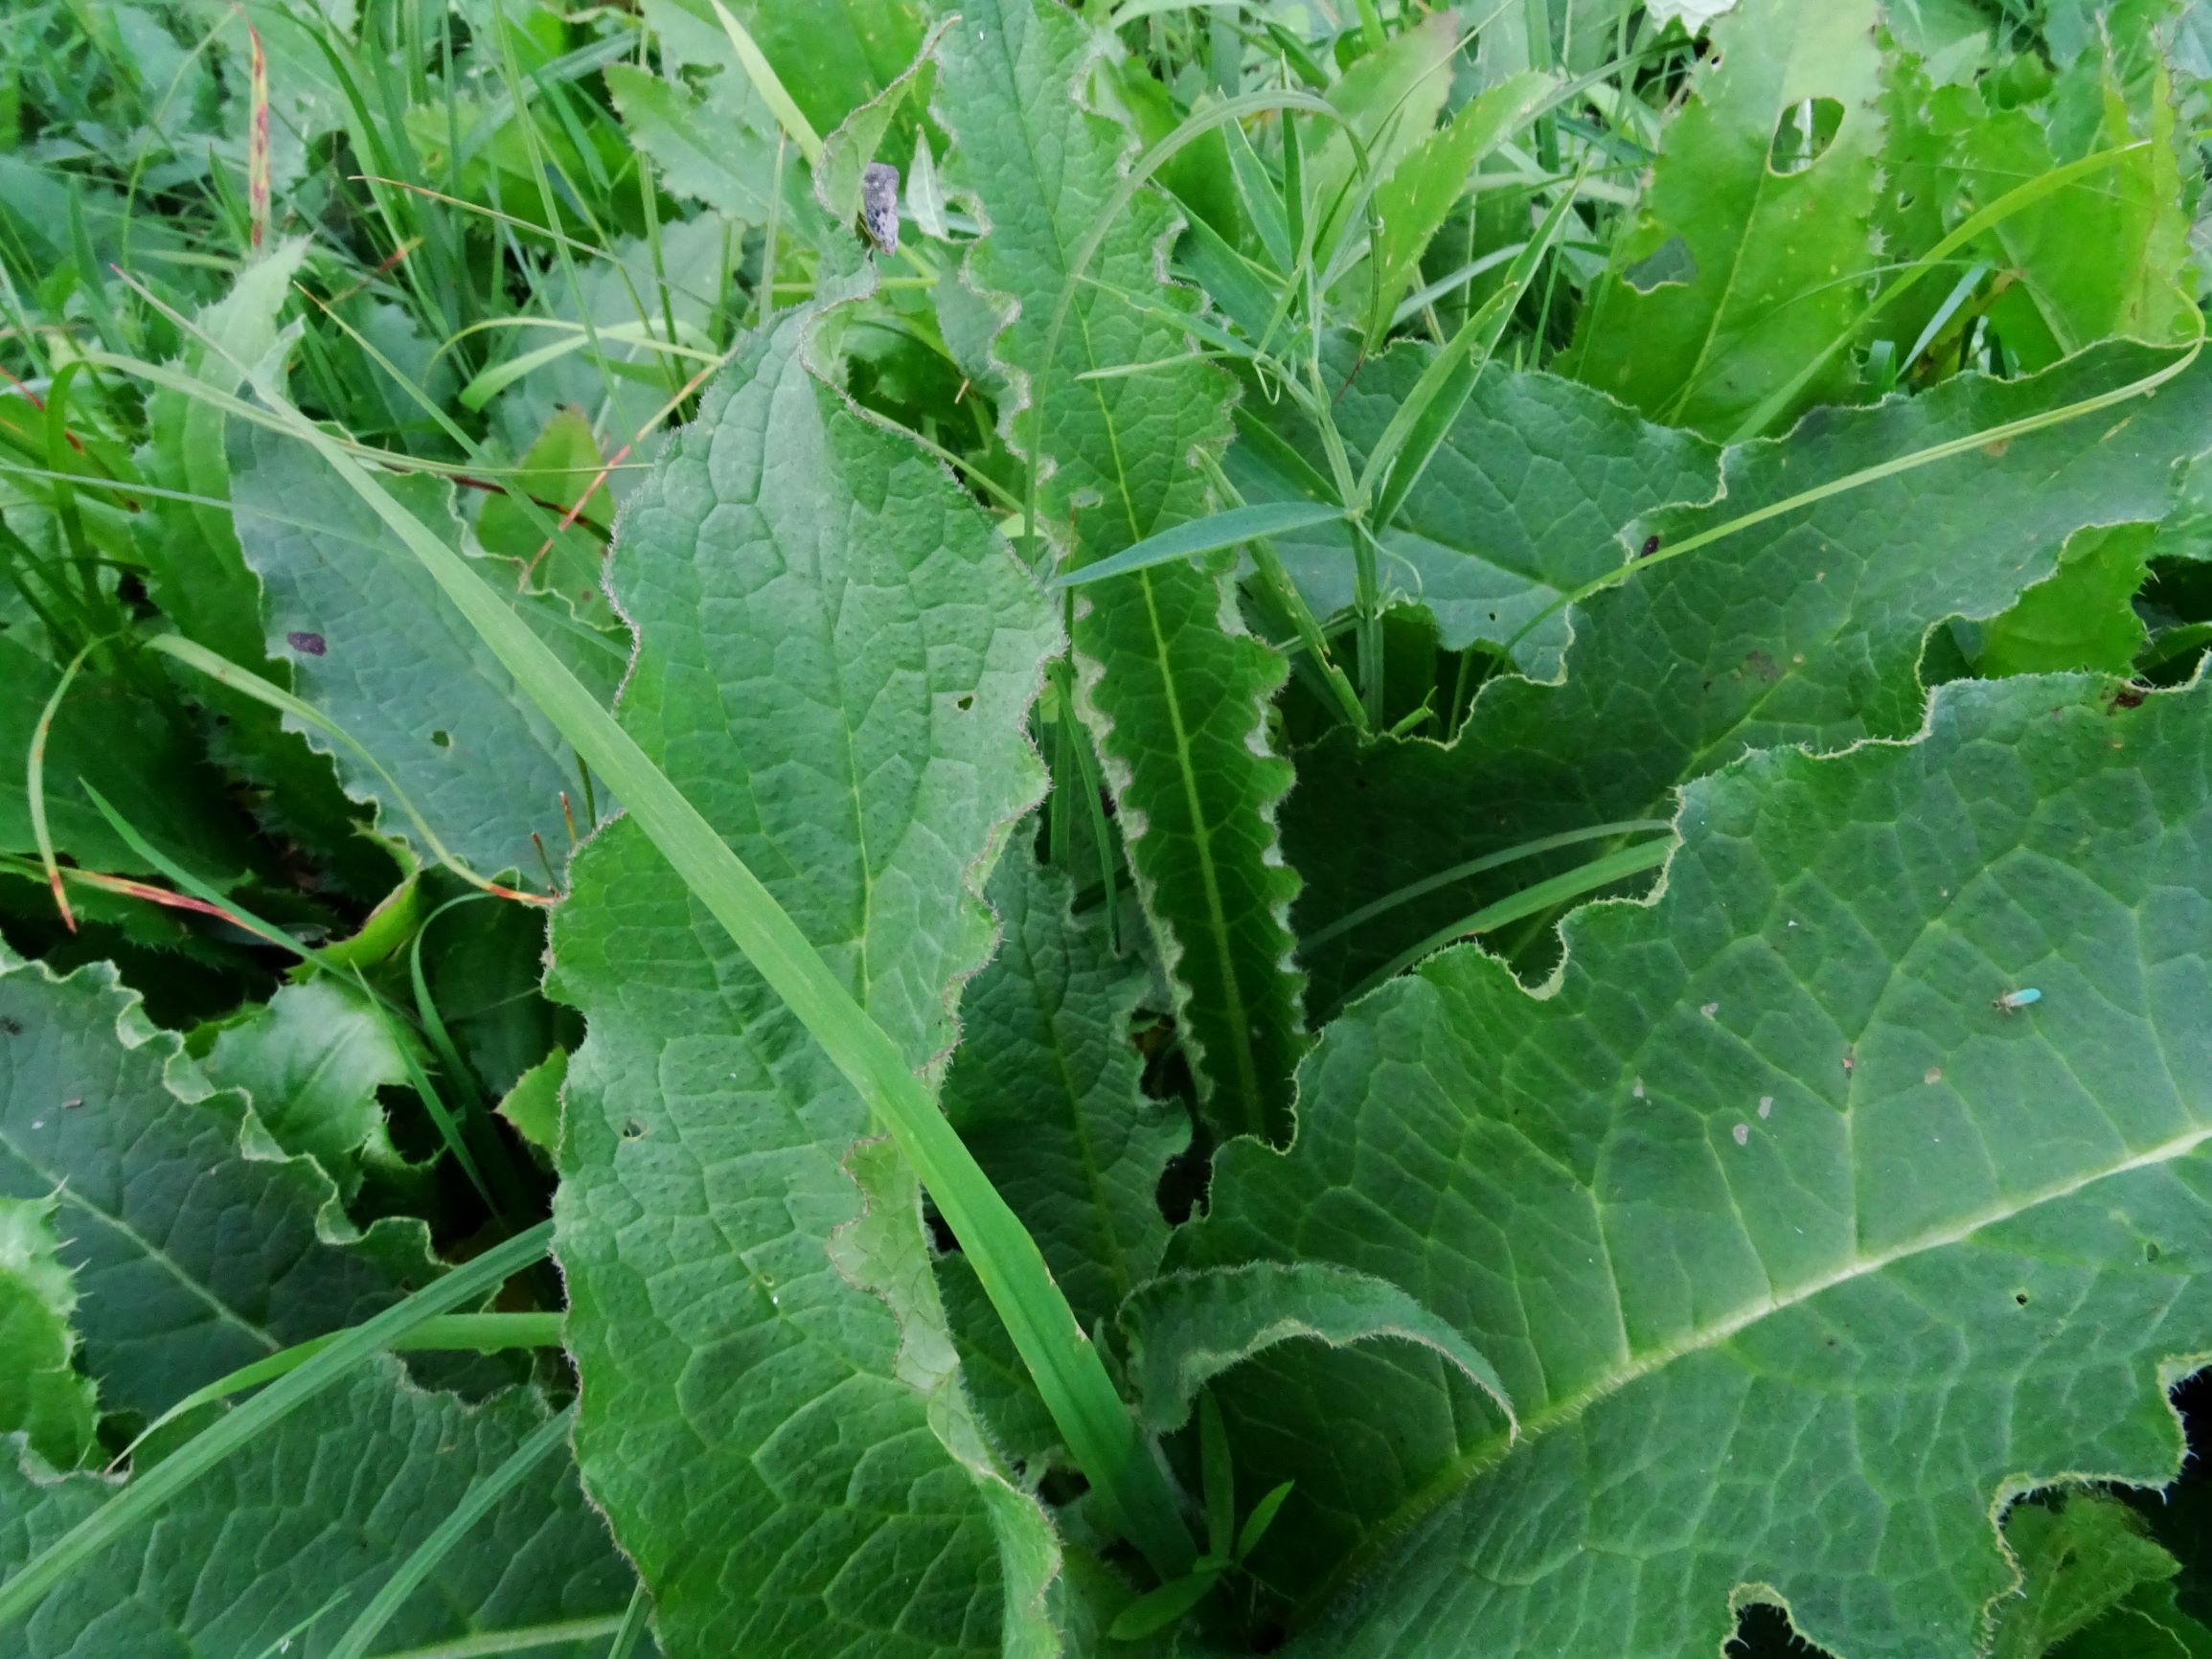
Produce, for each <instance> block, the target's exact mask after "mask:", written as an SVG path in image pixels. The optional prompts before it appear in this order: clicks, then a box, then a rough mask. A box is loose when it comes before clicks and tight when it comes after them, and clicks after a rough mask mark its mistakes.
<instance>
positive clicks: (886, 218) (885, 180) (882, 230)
mask: <svg viewBox="0 0 2212 1659" xmlns="http://www.w3.org/2000/svg"><path fill="white" fill-rule="evenodd" d="M860 228H861V229H862V230H863V231H865V232H867V233H868V239H869V240H870V241H872V242H874V243H875V244H876V245H877V246H878V248H881V249H882V250H883V252H884V253H886V254H895V253H897V252H898V251H899V170H898V169H897V168H895V167H893V166H891V165H890V164H889V163H888V162H880V161H872V162H870V163H869V164H868V165H867V166H866V167H865V168H863V169H862V170H861V171H860Z"/></svg>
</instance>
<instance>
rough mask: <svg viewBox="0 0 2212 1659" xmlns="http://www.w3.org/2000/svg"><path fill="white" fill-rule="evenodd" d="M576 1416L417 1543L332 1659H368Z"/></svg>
mask: <svg viewBox="0 0 2212 1659" xmlns="http://www.w3.org/2000/svg"><path fill="white" fill-rule="evenodd" d="M575 1420H576V1407H575V1406H574V1405H570V1406H568V1407H567V1408H566V1409H565V1410H563V1411H559V1412H556V1413H555V1414H554V1415H553V1416H551V1417H549V1418H547V1419H546V1420H545V1421H544V1422H542V1423H540V1424H539V1425H538V1426H537V1428H536V1430H534V1431H533V1432H532V1434H531V1435H530V1438H529V1439H527V1440H525V1441H524V1442H523V1443H521V1444H520V1445H518V1446H516V1447H515V1448H514V1451H513V1454H512V1455H511V1456H510V1457H509V1458H508V1460H507V1461H506V1462H505V1463H503V1464H501V1465H500V1466H498V1467H497V1468H496V1469H493V1470H492V1471H491V1473H490V1475H488V1476H486V1477H485V1478H484V1479H483V1480H480V1481H478V1482H477V1483H476V1484H475V1485H474V1486H472V1487H470V1488H469V1489H468V1495H467V1497H465V1498H463V1499H462V1500H461V1503H460V1505H459V1506H458V1507H457V1508H456V1509H455V1510H454V1511H453V1512H452V1513H451V1514H449V1515H447V1516H446V1517H445V1519H444V1520H442V1521H440V1522H439V1523H438V1525H437V1526H436V1527H435V1528H433V1529H432V1530H431V1533H430V1535H429V1536H428V1537H426V1538H424V1539H423V1540H422V1542H421V1543H420V1544H418V1545H416V1546H415V1551H414V1553H413V1554H412V1555H410V1556H409V1557H407V1558H406V1559H405V1560H404V1561H402V1562H400V1563H399V1570H398V1571H396V1572H395V1573H393V1575H392V1577H391V1578H390V1579H387V1580H386V1581H385V1583H384V1585H383V1587H382V1588H381V1589H379V1590H378V1591H377V1592H376V1595H375V1596H373V1597H371V1598H370V1601H369V1604H368V1605H367V1606H366V1607H364V1608H362V1609H361V1616H360V1617H359V1618H357V1619H355V1620H354V1621H353V1624H352V1625H349V1626H348V1627H347V1630H346V1633H345V1634H344V1635H343V1636H341V1637H339V1638H338V1645H337V1646H336V1647H334V1648H331V1652H330V1659H363V1656H364V1655H366V1654H367V1653H368V1651H369V1644H370V1643H372V1642H374V1641H375V1640H376V1638H377V1637H378V1636H380V1635H381V1634H383V1630H384V1626H385V1625H388V1624H390V1623H391V1622H392V1615H393V1614H395V1613H397V1612H399V1609H400V1607H401V1606H402V1605H403V1604H404V1603H405V1602H406V1600H407V1598H408V1597H409V1596H411V1595H413V1594H414V1593H415V1592H416V1590H418V1589H419V1588H421V1586H422V1580H423V1579H427V1578H428V1577H429V1576H430V1575H431V1573H432V1572H433V1571H434V1570H435V1569H436V1568H437V1565H438V1563H439V1562H440V1561H443V1560H444V1559H445V1557H447V1556H448V1555H449V1554H451V1553H452V1551H453V1549H454V1547H455V1546H456V1545H458V1544H459V1543H460V1542H461V1540H462V1539H463V1538H464V1537H466V1536H467V1534H468V1531H469V1529H470V1528H471V1527H473V1526H475V1525H476V1523H477V1522H478V1521H481V1520H482V1519H483V1518H484V1517H485V1516H486V1515H488V1514H490V1512H491V1510H492V1507H493V1506H494V1505H496V1504H497V1503H498V1502H499V1500H500V1499H501V1498H503V1497H505V1496H506V1495H507V1494H508V1493H509V1492H511V1491H513V1489H514V1488H515V1486H516V1484H517V1483H518V1482H520V1481H521V1479H522V1477H523V1476H524V1475H526V1474H528V1473H529V1472H530V1471H531V1470H532V1469H534V1468H536V1466H538V1465H539V1464H541V1463H543V1462H544V1461H545V1460H546V1458H547V1457H548V1456H549V1455H550V1454H551V1453H552V1452H553V1450H554V1449H555V1448H556V1447H557V1446H559V1445H560V1444H561V1443H562V1442H564V1441H565V1440H567V1438H568V1431H569V1427H570V1425H571V1424H572V1423H574V1421H575Z"/></svg>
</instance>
